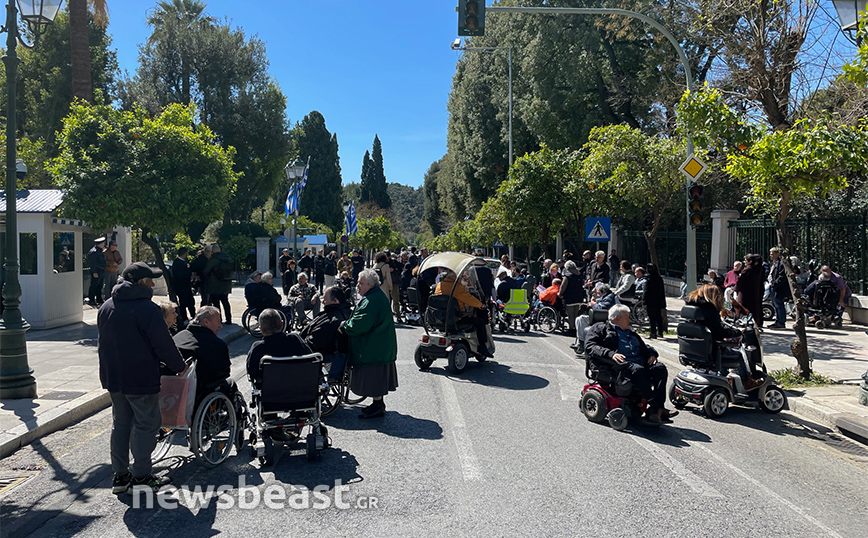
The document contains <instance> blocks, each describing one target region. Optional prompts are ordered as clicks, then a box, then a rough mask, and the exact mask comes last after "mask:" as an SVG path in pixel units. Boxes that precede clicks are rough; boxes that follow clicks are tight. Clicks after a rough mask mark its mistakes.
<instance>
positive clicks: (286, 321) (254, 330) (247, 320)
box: [241, 306, 292, 338]
mask: <svg viewBox="0 0 868 538" xmlns="http://www.w3.org/2000/svg"><path fill="white" fill-rule="evenodd" d="M263 310H265V309H264V308H259V307H256V306H248V307H247V309H246V310H244V313H243V314H241V326H242V327H244V330H245V331H247V332H248V333H249V334H250V335H251V336H253V337H254V338H262V331H261V330H259V313H260V312H262V311H263ZM275 310H277V311H278V312H279V313H280V319H282V320H283V329H281V330H282V331H286V329H287V327H290V326H291V325H292V319H291V317H287V315H286V313H285V312H284V311H283V310H282V309H281V308H275Z"/></svg>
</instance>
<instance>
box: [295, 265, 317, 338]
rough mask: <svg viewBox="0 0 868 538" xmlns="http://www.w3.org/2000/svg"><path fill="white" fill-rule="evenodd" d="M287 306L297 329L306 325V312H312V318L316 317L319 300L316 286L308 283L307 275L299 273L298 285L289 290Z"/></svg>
mask: <svg viewBox="0 0 868 538" xmlns="http://www.w3.org/2000/svg"><path fill="white" fill-rule="evenodd" d="M287 304H288V305H289V306H290V307H292V310H293V312H294V313H295V319H296V320H298V321H297V324H298V327H299V328H301V327H302V326H304V325H307V323H308V321H309V320H308V318H307V317H305V312H306V311H312V312H313V316H312V317H311V318H310V320H312V319H313V318H315V317H317V316H318V315H319V309H320V298H319V293H318V292H317V289H316V286H314V285H313V284H311V283H310V282H308V280H307V275H305V274H304V273H299V275H298V284H296V285H295V286H293V287H291V288H290V289H289V297H288V302H287Z"/></svg>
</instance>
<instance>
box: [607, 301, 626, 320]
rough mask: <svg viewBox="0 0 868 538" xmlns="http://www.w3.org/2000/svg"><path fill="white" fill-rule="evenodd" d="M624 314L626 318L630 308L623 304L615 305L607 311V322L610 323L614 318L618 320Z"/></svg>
mask: <svg viewBox="0 0 868 538" xmlns="http://www.w3.org/2000/svg"><path fill="white" fill-rule="evenodd" d="M625 314H626V315H627V316H629V315H630V307H629V306H627V305H624V304H616V305H615V306H613V307H612V308H610V309H609V321H612V320H613V319H615V318H619V317H621V316H623V315H625Z"/></svg>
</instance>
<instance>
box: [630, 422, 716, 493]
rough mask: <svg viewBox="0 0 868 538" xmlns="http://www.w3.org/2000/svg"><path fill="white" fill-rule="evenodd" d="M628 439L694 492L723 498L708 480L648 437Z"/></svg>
mask: <svg viewBox="0 0 868 538" xmlns="http://www.w3.org/2000/svg"><path fill="white" fill-rule="evenodd" d="M630 439H633V440H634V441H636V443H638V444H639V446H641V447H642V448H644V449H645V450H647V451H648V452H649V453H650V454H651V455H652V456H654V457H655V458H656V459H657V460H658V461H659V462H660V463H662V464H663V465H665V466H666V467H667V468H668V469H669V470H670V471H672V474H674V475H675V476H677V477H678V478H679V479H680V480H681V481H682V482H684V483H685V484H687V486H688V487H689V488H690V489H692V490H693V492H694V493H697V494H699V495H702V496H703V497H717V498H723V495H722V494H721V493H720V492H719V491H717V490H716V489H714V488H713V487H712V486H711V485H710V484H709V483H708V482H706V481H705V480H703V479H701V478H699V477H698V476H696V475H695V474H693V472H692V471H691V470H690V469H688V468H687V467H685V466H684V465H683V464H682V463H681V462H680V461H678V460H676V459H675V458H673V457H672V456H670V455H669V454H667V453H666V451H664V450H663V449H662V448H660V447H659V446H657V445H656V444H654V443H652V442H651V441H649V440H648V439H643V438H642V437H637V436H635V435H632V436H630Z"/></svg>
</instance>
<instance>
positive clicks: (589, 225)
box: [585, 217, 612, 242]
mask: <svg viewBox="0 0 868 538" xmlns="http://www.w3.org/2000/svg"><path fill="white" fill-rule="evenodd" d="M611 239H612V219H611V217H586V218H585V241H600V242H607V241H609V240H611Z"/></svg>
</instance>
